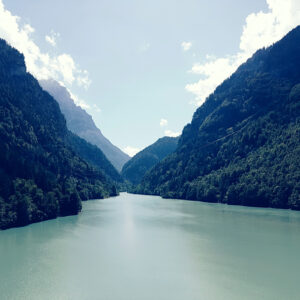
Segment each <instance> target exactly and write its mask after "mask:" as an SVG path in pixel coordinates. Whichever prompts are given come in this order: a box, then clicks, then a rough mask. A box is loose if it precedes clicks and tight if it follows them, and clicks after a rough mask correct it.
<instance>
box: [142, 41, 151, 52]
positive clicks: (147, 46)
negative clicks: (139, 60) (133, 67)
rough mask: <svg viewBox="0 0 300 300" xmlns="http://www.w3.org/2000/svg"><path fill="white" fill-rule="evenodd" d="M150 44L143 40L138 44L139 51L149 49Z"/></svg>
mask: <svg viewBox="0 0 300 300" xmlns="http://www.w3.org/2000/svg"><path fill="white" fill-rule="evenodd" d="M150 46H151V45H150V43H148V42H144V43H142V44H141V45H140V47H139V51H140V52H146V51H148V50H149V48H150Z"/></svg>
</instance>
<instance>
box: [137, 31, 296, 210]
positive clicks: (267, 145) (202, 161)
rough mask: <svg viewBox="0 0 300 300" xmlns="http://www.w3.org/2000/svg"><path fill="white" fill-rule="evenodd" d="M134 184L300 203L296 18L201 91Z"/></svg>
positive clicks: (145, 189)
mask: <svg viewBox="0 0 300 300" xmlns="http://www.w3.org/2000/svg"><path fill="white" fill-rule="evenodd" d="M136 192H140V193H149V194H156V195H162V196H164V197H171V198H181V199H193V200H201V201H207V202H223V203H228V204H239V205H248V206H264V207H265V206H267V207H268V206H269V207H277V208H292V209H300V26H298V27H297V28H296V29H294V30H293V31H291V32H290V33H289V34H288V35H287V36H285V37H284V38H283V39H282V40H281V41H279V42H277V43H276V44H274V45H273V46H271V47H269V48H267V49H262V50H259V51H257V52H256V53H255V55H254V56H253V57H252V58H250V59H249V60H248V61H247V62H246V63H245V64H243V65H241V66H240V67H239V68H238V70H237V71H236V72H235V73H234V74H233V75H232V76H231V77H230V78H229V79H227V80H225V81H224V83H223V84H221V85H220V86H219V87H218V88H217V89H216V90H215V92H214V93H213V94H212V95H210V96H209V97H208V98H207V99H206V102H205V103H204V104H203V105H202V106H201V107H200V108H199V109H198V110H197V111H196V112H195V114H194V116H193V120H192V123H191V124H188V125H187V126H186V127H185V128H184V130H183V133H182V136H181V138H180V140H179V144H178V148H177V150H176V152H175V153H174V154H172V155H170V156H168V157H167V158H166V159H165V160H164V161H162V162H161V163H159V164H158V165H156V166H155V167H154V168H153V169H152V170H151V171H150V172H149V173H147V174H146V176H145V177H144V179H143V181H142V183H141V185H140V186H139V187H138V189H137V190H136Z"/></svg>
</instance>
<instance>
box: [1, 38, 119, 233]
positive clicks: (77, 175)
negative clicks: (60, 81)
mask: <svg viewBox="0 0 300 300" xmlns="http://www.w3.org/2000/svg"><path fill="white" fill-rule="evenodd" d="M80 140H81V139H80V138H79V137H75V136H73V135H72V133H71V132H69V131H68V130H67V126H66V121H65V119H64V116H63V115H62V113H61V112H60V109H59V106H58V104H57V102H56V101H55V100H54V99H53V98H52V97H51V96H50V95H49V94H48V93H46V92H44V91H43V90H42V88H41V87H40V85H39V83H38V82H37V80H36V79H35V78H33V77H32V76H31V75H30V74H29V73H26V67H25V63H24V57H23V55H21V54H20V53H19V52H18V51H17V50H15V49H13V48H11V47H10V46H9V45H7V44H6V42H5V41H3V40H0V228H8V227H13V226H21V225H26V224H29V223H32V222H38V221H42V220H46V219H50V218H55V217H56V216H58V215H70V214H76V213H78V212H79V211H80V210H81V200H87V199H91V198H103V197H107V196H109V195H115V194H116V188H115V186H114V185H113V184H112V183H111V181H110V180H109V179H107V177H106V175H105V174H104V173H105V170H106V169H108V167H107V166H103V168H101V167H100V165H98V166H97V168H96V167H93V166H92V165H90V164H89V163H87V162H86V161H85V160H84V159H82V158H81V157H80V156H79V155H77V154H76V153H79V152H85V153H86V152H87V151H88V148H89V147H90V146H91V147H92V145H88V144H87V143H86V142H85V141H83V140H82V141H80ZM76 143H82V144H84V143H86V145H82V149H77V147H76ZM98 151H100V150H98ZM100 152H101V151H100ZM101 154H102V153H101ZM102 156H103V157H104V155H103V154H102ZM107 163H108V162H107ZM108 164H109V163H108ZM111 168H112V169H113V167H112V166H111Z"/></svg>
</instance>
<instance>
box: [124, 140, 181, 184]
mask: <svg viewBox="0 0 300 300" xmlns="http://www.w3.org/2000/svg"><path fill="white" fill-rule="evenodd" d="M178 139H179V138H178V137H176V138H174V137H163V138H161V139H159V140H157V141H156V142H155V143H154V144H152V145H150V146H149V147H147V148H145V149H144V150H142V151H140V152H139V153H137V154H136V155H135V156H134V157H133V158H132V159H131V160H129V161H128V162H127V163H126V164H125V165H124V167H123V169H122V173H121V174H122V176H123V178H124V179H125V180H128V181H129V182H131V183H132V184H138V183H140V182H141V180H142V178H143V177H144V176H145V174H146V173H147V172H148V171H149V170H150V169H151V168H153V167H154V166H155V165H156V164H157V163H159V162H160V161H162V160H163V159H164V158H165V157H166V156H167V155H169V154H171V153H173V152H174V151H175V150H176V148H177V143H178Z"/></svg>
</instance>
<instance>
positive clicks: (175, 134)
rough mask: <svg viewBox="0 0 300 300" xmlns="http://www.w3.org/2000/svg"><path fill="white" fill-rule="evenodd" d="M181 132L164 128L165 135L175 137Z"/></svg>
mask: <svg viewBox="0 0 300 300" xmlns="http://www.w3.org/2000/svg"><path fill="white" fill-rule="evenodd" d="M180 134H181V132H174V131H172V130H165V136H170V137H177V136H180Z"/></svg>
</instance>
